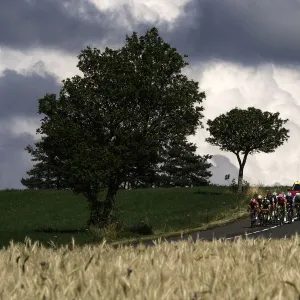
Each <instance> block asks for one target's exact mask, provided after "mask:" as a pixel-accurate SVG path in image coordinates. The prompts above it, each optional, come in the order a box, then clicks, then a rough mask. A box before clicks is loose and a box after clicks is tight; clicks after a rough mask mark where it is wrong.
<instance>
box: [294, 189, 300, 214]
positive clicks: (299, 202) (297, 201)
mask: <svg viewBox="0 0 300 300" xmlns="http://www.w3.org/2000/svg"><path fill="white" fill-rule="evenodd" d="M294 205H295V208H296V211H297V217H298V210H299V208H300V193H296V196H295V197H294Z"/></svg>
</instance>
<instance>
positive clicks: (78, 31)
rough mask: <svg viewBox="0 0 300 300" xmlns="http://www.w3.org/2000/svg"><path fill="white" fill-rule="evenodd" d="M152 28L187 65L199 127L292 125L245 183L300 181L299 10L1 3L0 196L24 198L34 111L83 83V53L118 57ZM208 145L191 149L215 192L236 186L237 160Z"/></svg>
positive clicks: (197, 2)
mask: <svg viewBox="0 0 300 300" xmlns="http://www.w3.org/2000/svg"><path fill="white" fill-rule="evenodd" d="M152 26H156V27H157V28H158V29H159V32H160V34H161V35H162V37H163V38H164V39H165V41H166V42H168V43H170V44H171V45H172V46H174V47H176V48H177V49H178V51H179V52H180V53H181V54H188V55H189V57H188V61H189V62H190V66H189V67H188V68H186V70H185V73H186V74H187V75H188V76H189V77H190V78H193V79H194V80H196V81H198V82H199V86H200V89H201V90H202V91H205V92H206V94H207V99H206V100H205V102H204V107H205V112H204V114H205V119H204V122H205V123H206V121H207V119H212V118H215V117H216V116H218V115H219V114H221V113H225V112H227V111H228V110H230V109H232V108H234V107H235V106H238V107H241V108H247V107H249V106H255V107H257V108H260V109H263V110H268V111H271V112H277V111H279V112H280V113H281V115H282V117H283V118H288V119H290V121H289V123H288V125H287V126H288V128H289V129H290V130H291V131H290V135H291V138H290V140H289V142H288V143H287V144H286V145H284V146H282V147H280V148H278V149H277V150H276V151H275V152H274V153H272V154H256V155H253V156H251V157H249V159H248V162H247V164H246V168H245V179H246V180H248V181H250V183H252V184H259V183H264V184H274V183H276V182H280V183H282V184H292V182H293V181H295V180H297V179H300V178H298V176H299V175H298V173H299V171H300V163H299V162H300V143H299V142H298V139H299V136H300V117H299V116H300V106H299V105H300V38H299V37H300V0H285V1H282V0H272V1H271V0H253V1H246V0H144V1H143V0H130V1H129V0H81V1H80V0H73V1H70V0H1V1H0V108H1V110H0V139H1V140H0V188H23V186H22V185H21V183H20V179H21V178H22V177H24V176H25V175H26V171H28V170H29V169H30V168H31V167H32V162H31V161H30V156H29V155H28V154H27V153H26V152H25V151H24V147H25V146H26V145H27V144H32V143H34V141H35V140H37V139H38V136H36V134H35V131H36V129H37V128H38V127H39V125H40V118H41V117H40V116H39V115H38V114H37V103H38V102H37V101H38V99H39V98H41V97H43V96H44V94H46V93H58V91H59V89H60V86H61V80H63V79H65V78H67V77H71V76H73V75H75V74H80V73H79V71H78V69H77V68H76V65H77V55H78V54H79V53H80V50H81V49H83V48H85V47H86V46H87V45H90V46H94V47H98V48H100V49H104V48H105V47H106V46H108V47H112V48H116V47H120V46H122V45H123V44H124V41H125V35H126V34H132V32H133V31H136V32H138V34H139V35H143V34H145V31H146V30H147V29H148V28H151V27H152ZM207 136H208V135H207V132H206V131H205V130H203V129H202V130H199V131H198V132H197V134H196V135H195V136H194V137H192V138H191V141H193V142H195V143H197V145H198V153H199V154H206V153H209V154H213V155H216V156H215V157H214V158H213V164H214V166H213V168H212V171H213V177H212V182H216V183H223V182H224V176H225V174H228V173H230V174H231V177H236V176H237V161H236V158H235V156H234V155H233V154H230V153H226V152H221V151H219V150H218V148H216V147H212V146H209V145H208V144H207V143H205V141H204V140H205V138H206V137H207Z"/></svg>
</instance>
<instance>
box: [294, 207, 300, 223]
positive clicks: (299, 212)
mask: <svg viewBox="0 0 300 300" xmlns="http://www.w3.org/2000/svg"><path fill="white" fill-rule="evenodd" d="M295 209H296V218H297V220H300V203H295Z"/></svg>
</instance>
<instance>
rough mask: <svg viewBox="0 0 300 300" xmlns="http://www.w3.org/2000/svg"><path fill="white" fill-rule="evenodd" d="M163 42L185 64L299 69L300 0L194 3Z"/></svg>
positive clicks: (188, 7) (202, 0) (204, 1)
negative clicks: (214, 61) (185, 58)
mask: <svg viewBox="0 0 300 300" xmlns="http://www.w3.org/2000/svg"><path fill="white" fill-rule="evenodd" d="M164 36H165V37H166V38H167V39H168V40H169V41H170V43H171V44H174V45H175V47H177V49H178V50H180V51H181V52H183V53H186V54H188V55H189V56H190V59H189V61H194V60H197V61H198V60H209V59H222V60H228V61H234V62H238V63H241V64H245V65H249V64H250V65H252V64H258V63H261V62H276V63H280V64H295V63H296V64H299V63H300V55H299V53H300V38H299V37H300V2H299V1H298V0H286V1H281V0H273V1H261V0H255V1H235V0H213V1H212V0H193V1H192V2H190V3H188V4H187V5H186V6H185V8H184V11H183V12H182V14H181V16H180V17H179V18H178V19H177V21H176V27H175V29H174V30H173V31H172V32H167V30H164Z"/></svg>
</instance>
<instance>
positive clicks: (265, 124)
mask: <svg viewBox="0 0 300 300" xmlns="http://www.w3.org/2000/svg"><path fill="white" fill-rule="evenodd" d="M287 121H288V119H286V120H283V119H280V117H279V113H270V112H268V111H265V112H263V111H261V110H260V109H257V108H254V107H248V108H247V109H239V108H234V109H232V110H231V111H229V112H227V113H226V114H222V115H220V116H218V117H217V118H215V119H214V120H208V122H207V125H208V128H207V130H208V131H209V133H210V137H209V138H207V139H206V141H207V142H208V143H210V144H211V145H214V146H218V147H220V149H221V150H223V151H229V152H232V153H234V154H235V155H236V157H237V159H238V162H239V176H238V192H239V193H241V192H242V183H243V174H244V168H245V164H246V160H247V157H248V155H249V154H254V153H259V152H264V153H271V152H274V151H275V149H276V148H277V147H279V146H281V145H282V144H283V143H284V142H285V141H287V140H288V138H289V135H288V133H289V130H288V129H286V128H284V127H283V125H284V124H285V123H286V122H287ZM241 155H242V156H243V157H242V156H241Z"/></svg>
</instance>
